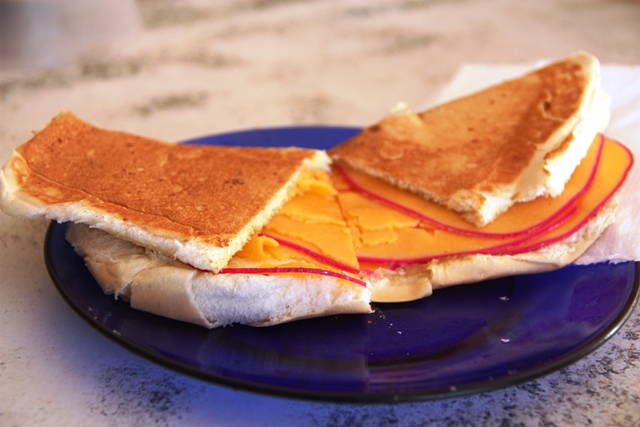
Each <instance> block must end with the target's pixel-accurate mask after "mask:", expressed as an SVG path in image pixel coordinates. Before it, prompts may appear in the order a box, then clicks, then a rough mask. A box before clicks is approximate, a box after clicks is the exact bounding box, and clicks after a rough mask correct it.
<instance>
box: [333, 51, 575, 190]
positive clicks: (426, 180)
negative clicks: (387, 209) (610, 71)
mask: <svg viewBox="0 0 640 427" xmlns="http://www.w3.org/2000/svg"><path fill="white" fill-rule="evenodd" d="M587 84H588V76H587V75H586V73H585V72H584V67H583V65H582V64H581V63H580V62H578V61H574V60H564V61H558V62H556V63H553V64H550V65H549V66H547V67H544V68H541V69H539V70H536V71H534V72H531V73H529V74H527V75H525V76H523V77H521V78H518V79H514V80H510V81H506V82H503V83H501V84H498V85H496V86H492V87H490V88H488V89H486V90H483V91H480V92H477V93H474V94H472V95H469V96H466V97H463V98H459V99H457V100H453V101H451V102H448V103H445V104H442V105H440V106H437V107H435V108H433V109H430V110H427V111H424V112H421V113H418V114H404V115H398V116H390V117H387V118H385V119H383V120H382V121H380V122H379V123H377V124H375V125H373V126H370V127H368V128H367V129H365V130H363V131H362V132H361V133H359V134H358V135H356V136H355V137H354V138H352V139H350V140H348V141H347V142H345V143H343V144H341V145H339V146H337V147H335V148H334V149H332V150H331V151H330V152H329V154H330V155H331V156H332V157H334V158H336V159H342V160H343V161H346V162H348V163H350V164H351V165H352V166H354V167H356V168H359V169H363V170H366V171H367V172H369V173H372V174H374V175H377V176H379V177H383V178H387V179H389V180H391V181H393V182H394V183H395V184H398V185H400V186H403V187H409V188H411V189H414V190H416V191H418V192H420V193H422V194H423V195H425V196H427V197H429V198H432V199H435V200H436V201H438V200H443V199H446V198H448V197H449V196H451V195H452V194H454V193H456V192H458V191H464V190H480V191H484V192H487V191H489V192H490V191H492V189H494V188H495V186H497V185H501V184H509V183H512V182H514V181H515V180H516V179H517V178H518V177H519V175H520V174H521V173H522V171H523V169H524V168H525V167H526V166H527V165H528V164H529V163H530V162H531V160H532V157H533V156H534V153H535V152H536V150H538V149H539V148H540V145H541V144H543V143H545V142H546V141H547V139H548V138H549V136H551V135H552V134H553V133H554V132H556V131H557V130H558V129H559V128H560V127H561V126H563V125H565V121H566V120H567V118H569V117H570V116H571V115H572V114H574V113H575V112H576V109H577V108H578V106H579V105H580V103H581V100H582V97H583V89H584V87H585V85H587Z"/></svg>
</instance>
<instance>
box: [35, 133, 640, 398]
mask: <svg viewBox="0 0 640 427" xmlns="http://www.w3.org/2000/svg"><path fill="white" fill-rule="evenodd" d="M357 131H358V129H355V128H346V127H322V126H320V127H292V128H272V129H261V130H250V131H242V132H234V133H227V134H221V135H216V136H210V137H204V138H199V139H195V140H192V141H189V143H197V144H225V145H243V146H249V145H253V146H287V145H296V146H302V147H314V148H329V147H331V146H333V145H335V144H336V143H338V142H340V141H342V140H344V139H346V138H348V137H350V136H352V135H354V134H355V133H356V132H357ZM65 231H66V225H65V224H57V223H52V224H51V226H50V228H49V230H48V233H47V238H46V242H45V260H46V264H47V269H48V271H49V274H50V276H51V278H52V280H53V282H54V283H55V285H56V287H57V288H58V290H59V291H60V293H61V294H62V296H63V297H64V298H65V300H66V301H67V302H68V303H69V304H70V305H71V307H72V308H74V309H75V310H76V312H77V313H79V314H80V315H81V317H82V318H84V319H85V320H87V321H88V322H89V323H90V324H91V325H93V326H94V327H96V328H97V329H98V330H99V331H100V332H102V333H104V334H105V335H106V336H108V337H110V338H112V339H113V340H115V341H116V342H117V343H119V344H121V345H123V346H124V347H126V348H128V349H129V350H132V351H134V352H136V353H138V354H140V355H142V356H144V357H146V358H148V359H149V360H151V361H154V362H156V363H159V364H162V365H164V366H167V367H169V368H172V369H175V370H177V371H180V372H183V373H186V374H189V375H193V376H195V377H197V378H200V379H203V380H208V381H212V382H215V383H218V384H222V385H227V386H231V387H234V388H240V389H245V390H250V391H256V392H262V393H268V394H273V395H280V396H289V397H296V398H304V399H315V400H326V401H343V402H397V401H412V400H427V399H436V398H443V397H453V396H460V395H465V394H470V393H478V392H485V391H489V390H493V389H497V388H501V387H507V386H512V385H516V384H520V383H522V382H525V381H529V380H532V379H534V378H537V377H540V376H543V375H545V374H548V373H550V372H553V371H555V370H557V369H560V368H562V367H564V366H566V365H568V364H570V363H573V362H575V361H577V360H578V359H580V358H582V357H584V356H585V355H587V354H588V353H590V352H592V351H593V350H595V349H596V348H597V347H599V346H600V345H601V344H603V343H604V342H605V341H606V340H607V339H609V338H610V337H611V336H612V335H613V334H614V333H615V332H616V331H617V330H618V329H619V328H620V327H621V326H622V324H623V323H624V321H625V320H626V319H627V318H628V316H629V315H630V314H631V312H632V310H633V308H634V306H635V305H636V303H637V300H638V294H639V280H638V273H639V271H638V268H637V266H636V264H635V263H622V264H615V265H613V264H596V265H591V266H580V267H578V266H569V267H565V268H563V269H560V270H557V271H554V272H551V273H545V274H536V275H525V276H514V277H506V278H503V279H498V280H491V281H486V282H483V283H476V284H472V285H464V286H457V287H452V288H448V289H442V290H439V291H436V292H435V293H434V295H433V296H431V297H429V298H425V299H422V300H419V301H413V302H409V303H401V304H377V305H376V306H375V312H374V313H372V314H369V315H340V316H331V317H324V318H319V319H308V320H303V321H298V322H293V323H288V324H282V325H278V326H273V327H269V328H252V327H246V326H232V327H226V328H222V329H214V330H207V329H204V328H202V327H199V326H194V325H190V324H187V323H182V322H178V321H174V320H170V319H165V318H162V317H158V316H155V315H152V314H148V313H144V312H141V311H137V310H134V309H131V308H130V307H129V305H128V304H127V303H126V302H123V301H120V300H118V301H116V300H114V299H113V298H112V297H110V296H105V295H104V294H103V293H102V291H101V289H100V287H99V286H98V284H97V283H96V281H95V280H94V279H93V277H92V276H91V274H90V273H89V272H88V270H87V269H86V268H85V266H84V263H83V261H82V259H81V258H80V257H78V256H77V255H76V254H75V252H74V251H73V248H72V247H71V246H70V245H69V244H68V243H67V242H66V241H65V239H64V234H65Z"/></svg>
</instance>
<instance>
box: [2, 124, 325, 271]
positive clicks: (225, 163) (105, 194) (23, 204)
mask: <svg viewBox="0 0 640 427" xmlns="http://www.w3.org/2000/svg"><path fill="white" fill-rule="evenodd" d="M327 164H328V158H327V157H326V154H324V153H323V152H320V151H315V150H305V149H299V148H247V147H225V146H204V145H186V144H169V143H164V142H160V141H156V140H151V139H147V138H143V137H140V136H135V135H131V134H128V133H124V132H115V131H107V130H103V129H98V128H96V127H94V126H91V125H89V124H87V123H85V122H83V121H81V120H79V119H78V118H76V117H75V116H73V115H72V114H71V113H63V114H60V115H58V116H57V117H55V118H54V119H53V120H52V122H51V123H50V124H49V125H48V126H47V127H46V128H45V129H44V130H42V131H41V132H38V133H36V134H35V135H34V137H33V138H32V139H31V140H30V141H29V142H27V143H26V144H24V145H22V146H21V147H19V148H18V149H17V150H16V151H15V152H14V154H13V156H12V157H11V158H10V159H9V161H8V163H7V165H6V166H5V168H4V170H3V174H2V176H1V177H0V178H1V179H0V187H2V188H0V192H1V196H2V199H1V204H0V207H2V209H3V210H5V211H6V212H7V213H10V214H14V215H17V216H27V217H32V216H38V215H44V216H46V217H49V218H52V219H56V220H58V221H76V222H81V223H86V224H90V225H92V226H94V227H97V228H100V229H102V230H105V231H108V232H110V233H112V234H114V235H116V236H119V237H121V238H123V239H126V240H129V241H132V242H135V243H137V244H139V245H142V246H145V247H148V248H151V249H153V250H156V251H159V252H161V253H164V254H167V255H170V256H172V257H176V258H178V259H180V260H182V261H184V262H186V263H189V264H191V265H194V266H196V267H198V268H201V269H206V270H214V271H217V270H219V269H220V268H221V267H223V266H224V265H225V264H226V263H227V261H228V259H229V258H230V257H231V256H232V255H233V254H234V253H235V252H237V251H238V250H240V249H241V248H242V246H243V245H244V243H245V242H246V241H247V240H248V239H249V238H250V236H251V235H252V233H253V232H254V231H256V230H258V229H260V228H261V227H262V226H263V225H264V224H266V223H267V222H268V221H269V219H270V218H271V217H272V216H273V215H274V214H275V212H276V211H277V209H279V208H280V207H281V206H282V205H283V204H284V203H285V202H286V201H287V200H288V199H289V198H290V197H291V195H292V192H293V189H294V187H295V183H296V180H297V178H298V176H299V174H300V173H301V172H302V170H303V169H304V168H306V167H309V168H314V167H322V168H325V167H327Z"/></svg>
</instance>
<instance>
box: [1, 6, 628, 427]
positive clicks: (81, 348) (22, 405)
mask: <svg viewBox="0 0 640 427" xmlns="http://www.w3.org/2000/svg"><path fill="white" fill-rule="evenodd" d="M54 3H55V6H54V5H53V4H54ZM107 3H108V6H107V5H106V4H107ZM638 22H640V4H639V3H638V2H637V1H633V0H627V1H624V0H618V1H601V0H562V1H552V0H542V1H536V2H513V1H508V0H483V1H471V0H466V1H463V0H459V1H450V2H444V1H434V0H424V1H420V0H418V1H414V0H408V1H391V0H376V1H358V0H351V1H340V2H337V1H336V2H321V1H304V2H294V1H261V0H243V1H216V2H213V1H212V2H207V1H202V0H182V1H178V0H175V1H172V0H161V1H155V0H140V1H138V2H130V1H126V0H121V1H103V0H85V1H82V2H80V1H79V0H78V1H77V2H74V1H70V0H64V1H59V2H45V1H44V0H43V1H39V0H29V1H24V2H14V1H10V0H9V1H0V40H2V41H3V44H2V45H0V162H1V163H4V161H5V160H6V159H7V158H8V156H9V154H10V152H11V149H12V148H14V147H16V146H18V145H19V144H20V143H22V142H24V141H26V140H27V139H28V138H29V135H30V132H31V131H32V130H34V129H40V128H42V127H43V126H44V124H45V123H47V122H48V120H49V119H50V118H51V117H52V116H54V115H55V114H56V113H58V112H59V111H61V110H72V111H74V112H75V113H76V114H78V115H79V116H80V117H82V118H84V119H86V120H87V121H90V122H92V123H95V124H97V125H100V126H104V127H109V128H115V129H122V130H127V131H131V132H136V133H140V134H144V135H147V136H152V137H157V138H160V139H165V140H181V139H185V138H190V137H195V136H199V135H204V134H212V133H217V132H221V131H227V130H235V129H243V128H255V127H263V126H279V125H291V124H350V125H363V124H368V123H370V122H372V121H374V120H376V119H377V118H379V117H380V116H382V115H383V114H385V113H386V112H387V111H388V110H389V108H390V107H391V106H392V105H394V103H395V102H396V101H398V100H404V101H407V102H409V103H411V104H413V105H420V104H422V103H424V102H426V101H427V100H428V99H430V98H431V97H433V96H434V95H435V94H437V91H438V90H439V88H441V87H443V85H445V84H446V83H447V82H448V81H449V79H450V78H451V77H452V75H453V74H454V73H455V71H456V70H457V69H458V67H460V66H461V65H462V64H463V63H467V62H483V63H520V62H527V63H529V62H532V61H535V60H538V59H544V58H555V57H561V56H565V55H566V54H568V53H570V52H572V51H575V50H578V49H583V50H587V51H589V52H591V53H593V54H595V55H596V56H598V57H599V58H600V60H601V61H602V62H603V63H620V64H640V48H639V46H640V27H639V26H638V25H637V23H638ZM34 25H35V26H34ZM43 67H45V68H43ZM639 119H640V118H639ZM46 227H47V223H46V222H45V221H20V220H16V219H14V218H11V217H9V216H6V215H4V214H0V324H1V325H2V326H0V425H3V426H34V425H38V426H58V425H65V426H71V425H92V426H116V425H118V426H121V425H129V426H138V425H145V426H156V425H157V426H186V425H188V426H199V425H225V426H282V425H305V426H358V425H367V426H369V425H371V426H404V425H408V426H422V425H438V426H484V425H501V426H564V425H578V426H582V425H597V426H637V425H640V340H639V338H638V334H639V332H640V314H638V310H636V312H635V313H634V314H632V316H631V318H630V319H629V321H628V322H627V323H626V325H625V326H624V327H623V328H622V329H621V330H620V331H619V333H618V334H616V335H615V336H614V337H613V338H612V339H611V340H610V341H608V342H607V343H606V344H605V345H603V346H602V347H600V348H599V349H598V350H596V351H595V352H594V353H592V354H591V355H589V356H587V357H585V358H584V359H582V360H581V361H579V362H578V363H575V364H574V365H572V366H569V367H567V368H565V369H562V370H560V371H558V372H555V373H553V374H550V375H548V376H546V377H544V378H541V379H538V380H535V381H532V382H529V383H526V384H524V385H520V386H516V387H511V388H507V389H504V390H499V391H494V392H491V393H485V394H480V395H474V396H470V397H465V398H455V399H447V400H439V401H433V402H424V403H408V404H397V405H348V404H330V403H314V402H305V401H297V400H289V399H284V398H276V397H270V396H263V395H256V394H251V393H246V392H242V391H236V390H232V389H228V388H224V387H220V386H216V385H213V384H209V383H205V382H201V381H199V380H196V379H192V378H190V377H186V376H183V375H181V374H177V373H174V372H172V371H169V370H166V369H164V368H162V367H159V366H157V365H154V364H152V363H150V362H148V361H146V360H143V359H141V358H139V357H138V356H135V355H133V354H131V353H129V352H127V351H126V350H124V349H123V348H121V347H119V346H118V345H117V344H115V343H114V342H112V341H109V340H108V339H106V338H104V337H103V336H102V335H100V334H98V333H96V332H95V331H94V330H93V329H92V328H91V327H90V326H88V325H87V324H86V323H85V322H84V321H83V320H81V319H80V318H79V317H78V316H77V315H76V314H75V313H74V312H73V311H72V310H71V309H70V308H69V307H68V306H67V305H66V304H65V303H64V301H63V300H62V298H61V297H60V296H59V295H58V293H57V291H56V290H55V288H54V287H53V286H52V284H51V281H50V279H49V277H48V275H47V272H46V270H45V266H44V261H43V256H42V247H43V240H44V234H45V230H46Z"/></svg>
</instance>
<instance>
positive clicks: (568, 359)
mask: <svg viewBox="0 0 640 427" xmlns="http://www.w3.org/2000/svg"><path fill="white" fill-rule="evenodd" d="M357 129H359V128H357V127H354V126H331V125H313V126H304V125H300V126H286V127H266V128H256V129H247V130H239V131H230V132H223V133H219V134H212V135H208V136H200V137H196V138H192V139H189V140H186V141H184V143H189V144H191V143H194V144H197V143H202V142H203V141H204V140H207V139H211V138H218V137H227V136H233V135H237V134H247V133H254V132H264V131H267V132H278V131H297V130H305V131H314V130H341V131H346V132H349V131H356V130H357ZM57 227H64V224H60V223H57V222H56V221H51V222H50V223H49V226H48V228H47V231H46V234H45V239H44V248H43V252H44V261H45V266H46V269H47V272H48V274H49V276H50V278H51V280H52V282H53V284H54V286H55V287H56V289H57V290H58V293H59V294H60V295H61V296H62V297H63V299H64V300H65V302H66V303H67V304H68V305H69V306H70V307H71V308H72V309H73V311H75V312H76V314H78V315H79V316H80V317H81V318H82V319H84V320H85V321H86V322H87V323H89V324H90V325H91V326H92V327H93V328H94V329H96V330H97V331H99V332H100V333H101V334H102V335H103V336H106V337H107V338H109V339H110V340H111V341H113V342H115V343H116V344H118V345H120V346H122V347H123V348H125V349H127V350H128V351H130V352H132V353H133V354H136V355H137V356H139V357H142V358H144V359H146V360H148V361H150V362H153V363H156V364H158V365H160V366H163V367H165V368H168V369H171V370H173V371H175V372H179V373H181V374H185V375H188V376H190V377H192V378H195V379H198V380H203V381H207V382H210V383H213V384H217V385H221V386H225V387H229V388H232V389H237V390H244V391H248V392H252V393H258V394H262V395H269V396H279V397H285V398H293V399H297V400H306V401H323V402H333V403H382V404H384V403H401V402H405V403H409V402H417V401H430V400H439V399H446V398H455V397H464V396H469V395H475V394H481V393H486V392H490V391H495V390H499V389H504V388H507V387H513V386H517V385H520V384H523V383H526V382H528V381H532V380H534V379H538V378H542V377H545V376H547V375H549V374H551V373H553V372H556V371H558V370H560V369H562V368H564V367H567V366H569V365H571V364H573V363H576V362H577V361H579V360H581V359H582V358H584V357H586V356H587V355H589V354H591V353H593V352H594V351H596V350H597V349H598V348H600V347H601V346H602V345H603V344H605V343H606V342H607V341H609V340H610V339H611V338H612V337H613V336H614V335H615V334H616V333H617V332H618V331H619V330H620V329H621V328H622V327H623V326H624V324H625V323H626V321H627V320H628V319H629V317H630V316H631V314H632V313H633V311H634V309H635V307H636V306H637V305H638V303H639V301H640V262H633V261H628V262H627V263H634V264H635V269H634V275H635V277H634V280H633V286H632V287H631V292H630V295H629V298H628V299H627V301H625V303H624V306H623V307H622V308H621V310H620V312H619V313H618V315H617V316H616V317H615V319H614V320H612V321H611V322H610V323H609V324H608V325H605V326H604V327H603V329H602V330H601V331H599V332H598V333H597V334H595V335H594V336H593V337H591V338H590V339H589V340H587V341H585V342H583V343H581V344H580V345H579V346H578V347H577V348H575V349H573V350H571V351H570V352H568V353H566V354H564V355H562V356H560V357H557V358H554V359H552V360H550V361H548V362H545V363H542V364H540V365H537V366H536V367H535V368H530V369H528V370H525V371H519V372H517V373H514V374H513V375H508V376H504V377H500V378H498V379H494V380H483V381H478V382H474V383H471V384H467V385H463V386H460V387H442V388H440V389H436V390H433V391H428V392H424V391H413V390H412V391H408V392H405V393H379V394H378V393H375V394H374V393H362V392H358V393H354V392H344V393H341V392H336V391H330V392H327V391H312V390H306V389H293V388H290V387H283V386H279V385H273V384H264V383H258V382H255V381H247V380H243V379H240V378H231V377H227V376H224V375H218V374H214V373H203V372H202V371H201V370H198V369H196V368H194V367H192V366H191V365H189V364H186V363H183V362H180V361H176V360H174V359H172V358H170V357H167V356H164V355H161V354H159V353H157V352H156V353H153V352H151V351H149V350H145V349H144V348H141V346H139V345H136V343H135V342H133V340H130V339H129V338H126V337H123V336H121V335H120V334H119V333H116V331H113V330H111V329H109V328H107V327H106V326H105V325H104V324H102V323H101V322H100V321H99V320H98V319H97V318H94V317H92V316H91V315H90V314H89V313H88V312H86V311H85V310H83V309H82V308H81V307H79V306H78V305H77V304H76V303H75V302H74V301H73V298H72V296H71V295H70V294H69V292H68V291H67V289H66V288H65V286H64V284H63V283H62V280H61V278H60V277H59V276H58V274H57V272H56V266H55V265H54V262H53V260H52V256H51V251H50V248H51V244H52V240H53V235H54V231H56V228H57ZM65 243H66V242H65ZM66 244H68V243H66ZM132 310H134V309H132Z"/></svg>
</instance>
